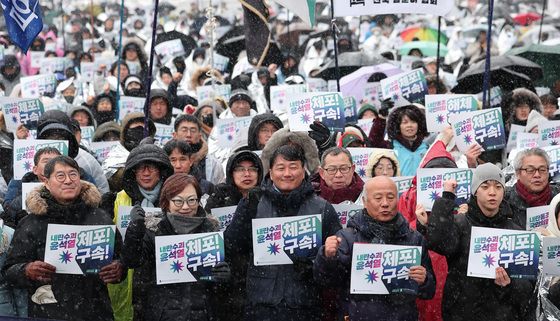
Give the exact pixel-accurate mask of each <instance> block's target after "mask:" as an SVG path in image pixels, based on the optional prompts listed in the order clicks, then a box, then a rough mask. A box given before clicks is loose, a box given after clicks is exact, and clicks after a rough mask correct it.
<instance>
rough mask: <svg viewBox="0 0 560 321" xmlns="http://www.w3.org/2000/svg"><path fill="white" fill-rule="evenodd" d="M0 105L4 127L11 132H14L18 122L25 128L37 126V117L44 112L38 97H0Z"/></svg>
mask: <svg viewBox="0 0 560 321" xmlns="http://www.w3.org/2000/svg"><path fill="white" fill-rule="evenodd" d="M0 105H1V109H0V110H1V111H2V112H4V122H5V123H6V129H7V130H8V131H9V132H11V133H15V132H16V130H17V128H18V126H19V125H20V124H22V125H24V126H25V127H26V128H27V129H35V128H37V125H38V122H39V118H40V117H41V115H43V113H44V112H45V107H44V106H43V103H42V102H41V100H40V99H26V98H9V97H0Z"/></svg>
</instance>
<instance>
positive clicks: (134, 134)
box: [124, 127, 144, 151]
mask: <svg viewBox="0 0 560 321" xmlns="http://www.w3.org/2000/svg"><path fill="white" fill-rule="evenodd" d="M142 139H144V127H135V128H129V129H128V130H127V131H126V133H125V135H124V147H125V148H126V149H128V150H129V151H131V150H132V149H133V148H134V147H136V146H138V144H140V141H141V140H142Z"/></svg>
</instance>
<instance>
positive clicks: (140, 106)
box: [117, 96, 146, 122]
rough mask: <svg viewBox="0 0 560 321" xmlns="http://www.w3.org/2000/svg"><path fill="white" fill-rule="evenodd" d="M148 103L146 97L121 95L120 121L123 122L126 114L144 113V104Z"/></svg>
mask: <svg viewBox="0 0 560 321" xmlns="http://www.w3.org/2000/svg"><path fill="white" fill-rule="evenodd" d="M145 103H146V98H140V97H128V96H121V102H120V104H118V105H119V114H118V116H117V117H118V121H119V122H121V121H122V120H123V119H124V118H125V117H126V115H128V114H132V113H137V112H140V113H144V104H145Z"/></svg>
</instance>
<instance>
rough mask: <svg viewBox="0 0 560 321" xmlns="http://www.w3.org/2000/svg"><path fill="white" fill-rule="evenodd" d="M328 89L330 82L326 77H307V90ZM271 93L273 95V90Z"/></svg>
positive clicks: (324, 90)
mask: <svg viewBox="0 0 560 321" xmlns="http://www.w3.org/2000/svg"><path fill="white" fill-rule="evenodd" d="M271 88H272V87H271ZM271 90H272V89H271ZM328 90H329V87H328V84H327V82H326V81H325V80H324V79H322V78H307V92H310V93H316V92H326V91H328ZM335 91H336V90H335ZM271 95H272V92H271Z"/></svg>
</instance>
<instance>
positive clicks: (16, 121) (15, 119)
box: [12, 115, 19, 124]
mask: <svg viewBox="0 0 560 321" xmlns="http://www.w3.org/2000/svg"><path fill="white" fill-rule="evenodd" d="M12 122H14V123H16V124H17V123H19V119H18V118H17V116H16V115H13V116H12Z"/></svg>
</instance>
